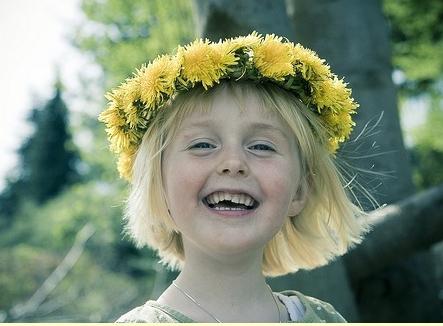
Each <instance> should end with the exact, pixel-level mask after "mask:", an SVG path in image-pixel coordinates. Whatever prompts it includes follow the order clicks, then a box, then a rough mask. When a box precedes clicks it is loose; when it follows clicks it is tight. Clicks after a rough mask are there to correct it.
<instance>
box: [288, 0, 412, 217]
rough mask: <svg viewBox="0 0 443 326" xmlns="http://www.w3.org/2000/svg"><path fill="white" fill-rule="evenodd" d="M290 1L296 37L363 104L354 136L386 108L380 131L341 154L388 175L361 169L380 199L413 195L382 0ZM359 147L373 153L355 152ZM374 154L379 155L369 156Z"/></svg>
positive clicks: (390, 200)
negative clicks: (329, 67)
mask: <svg viewBox="0 0 443 326" xmlns="http://www.w3.org/2000/svg"><path fill="white" fill-rule="evenodd" d="M288 5H290V9H291V10H290V14H291V15H292V17H293V23H294V27H295V31H296V40H297V42H300V43H302V44H303V45H305V46H307V47H309V48H311V49H313V50H315V51H316V52H317V53H318V54H319V56H320V57H322V58H325V59H326V60H327V62H328V63H329V64H330V65H331V68H332V70H333V71H334V72H335V73H337V74H338V75H339V76H344V77H345V80H346V81H347V82H349V84H350V86H351V88H352V90H353V95H354V97H355V99H356V100H357V102H359V103H360V109H359V110H358V114H357V115H356V122H357V126H356V128H355V130H354V133H353V135H354V138H355V137H356V136H357V135H358V134H359V133H360V131H361V130H362V128H363V127H364V126H365V125H366V123H367V122H370V121H372V123H374V122H375V121H376V120H377V119H378V117H379V116H380V114H382V112H383V118H382V119H381V121H380V123H379V125H378V126H377V127H376V128H375V132H376V133H377V134H375V135H373V136H372V137H360V138H359V140H358V141H356V142H355V143H353V142H350V143H349V145H348V146H347V147H345V148H343V151H342V152H341V154H342V156H343V157H344V158H345V159H346V158H347V161H348V163H350V164H351V165H353V166H355V167H357V168H359V169H363V170H368V171H377V172H381V173H385V174H386V175H387V176H386V177H383V176H380V175H378V176H377V175H374V174H368V173H364V172H363V173H359V175H360V179H359V178H358V180H360V182H362V183H363V184H365V186H366V188H368V190H369V191H370V192H372V195H373V196H374V197H375V199H376V200H377V201H378V202H379V203H381V204H383V203H393V202H396V201H398V200H400V199H402V198H405V197H406V196H408V195H411V194H412V193H413V192H414V186H413V184H412V180H411V168H410V164H409V159H408V156H407V152H406V150H405V147H404V144H403V139H402V133H401V129H400V123H399V117H398V110H397V97H396V90H395V87H394V84H393V82H392V78H391V74H392V67H391V49H390V42H389V33H388V26H387V22H386V20H385V19H384V17H383V14H382V11H381V7H380V3H379V1H373V0H364V1H354V0H337V1H326V0H320V1H316V2H315V4H314V3H313V2H312V1H309V0H288ZM367 134H368V133H367ZM369 134H370V133H369ZM367 136H369V135H367ZM373 144H375V145H374V147H372V145H373ZM358 146H362V147H363V148H364V149H365V150H367V151H368V152H364V151H362V152H361V153H359V152H355V151H354V150H355V148H356V147H358ZM372 154H376V156H374V157H367V156H368V155H372ZM378 154H380V155H378ZM351 172H352V171H351ZM360 197H361V198H360V200H361V201H362V202H363V204H364V205H365V206H366V208H368V209H373V207H371V204H370V203H369V202H368V201H366V200H365V198H364V196H360Z"/></svg>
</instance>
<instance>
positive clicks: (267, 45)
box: [253, 34, 294, 80]
mask: <svg viewBox="0 0 443 326" xmlns="http://www.w3.org/2000/svg"><path fill="white" fill-rule="evenodd" d="M253 61H254V64H255V66H256V67H257V69H258V70H259V71H260V73H261V74H262V75H263V76H265V77H268V78H273V79H275V80H283V79H284V77H285V76H288V75H294V67H293V62H294V56H293V53H292V51H291V44H290V43H283V42H282V38H281V37H277V36H275V35H274V34H272V35H266V36H265V39H264V40H263V42H262V43H261V44H260V45H258V46H256V47H255V48H254V57H253Z"/></svg>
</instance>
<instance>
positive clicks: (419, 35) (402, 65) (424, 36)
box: [383, 0, 443, 93]
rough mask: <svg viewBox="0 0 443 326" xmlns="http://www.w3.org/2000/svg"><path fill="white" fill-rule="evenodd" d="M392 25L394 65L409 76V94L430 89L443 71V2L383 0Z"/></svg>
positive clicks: (433, 0)
mask: <svg viewBox="0 0 443 326" xmlns="http://www.w3.org/2000/svg"><path fill="white" fill-rule="evenodd" d="M383 7H384V11H385V14H386V16H387V17H388V18H389V20H390V22H391V39H392V44H393V46H392V49H393V63H394V66H395V67H396V68H398V69H400V70H401V71H403V72H404V73H405V75H406V81H405V83H404V84H403V85H402V87H403V89H405V90H406V91H408V92H413V93H417V92H422V91H427V90H429V88H430V87H432V86H433V85H434V84H435V82H436V81H437V80H439V79H441V77H442V72H443V56H442V55H441V54H442V53H443V2H442V1H441V0H427V1H421V0H384V1H383Z"/></svg>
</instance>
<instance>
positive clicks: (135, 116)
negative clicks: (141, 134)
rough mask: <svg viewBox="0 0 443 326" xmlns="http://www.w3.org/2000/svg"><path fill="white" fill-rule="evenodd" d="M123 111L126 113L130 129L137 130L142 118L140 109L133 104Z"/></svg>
mask: <svg viewBox="0 0 443 326" xmlns="http://www.w3.org/2000/svg"><path fill="white" fill-rule="evenodd" d="M123 111H124V112H125V118H126V122H127V123H128V124H129V127H130V128H136V127H137V126H138V125H139V124H140V122H141V120H142V118H141V117H139V113H138V112H137V111H138V109H137V108H136V107H135V106H134V105H133V104H132V103H131V104H129V105H127V106H125V107H124V108H123Z"/></svg>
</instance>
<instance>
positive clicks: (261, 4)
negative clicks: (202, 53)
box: [195, 0, 294, 41]
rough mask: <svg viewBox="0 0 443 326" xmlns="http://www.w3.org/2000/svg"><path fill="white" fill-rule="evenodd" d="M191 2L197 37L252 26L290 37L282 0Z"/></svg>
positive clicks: (225, 34) (216, 37)
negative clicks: (194, 15) (194, 11)
mask: <svg viewBox="0 0 443 326" xmlns="http://www.w3.org/2000/svg"><path fill="white" fill-rule="evenodd" d="M195 4H196V10H197V17H196V18H197V29H198V34H199V35H200V36H201V37H204V38H209V39H210V40H213V41H218V40H219V39H220V38H225V37H235V36H239V35H247V34H249V33H251V32H252V31H254V30H255V31H257V32H259V33H263V34H264V33H275V34H277V35H280V36H285V37H287V38H288V39H294V32H293V29H292V28H291V21H290V20H289V17H288V15H287V13H286V4H285V2H284V0H275V1H274V0H260V1H251V0H242V1H234V0H195Z"/></svg>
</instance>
